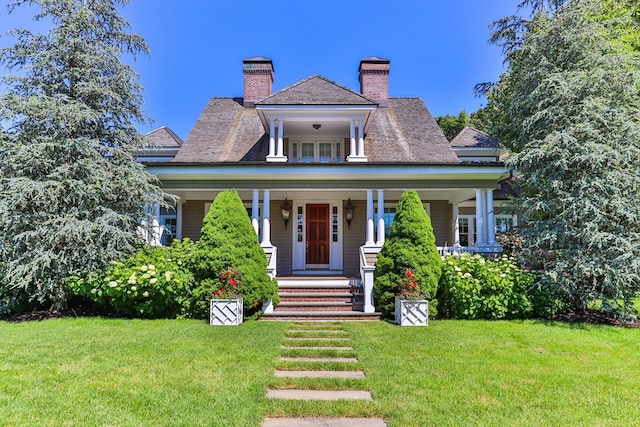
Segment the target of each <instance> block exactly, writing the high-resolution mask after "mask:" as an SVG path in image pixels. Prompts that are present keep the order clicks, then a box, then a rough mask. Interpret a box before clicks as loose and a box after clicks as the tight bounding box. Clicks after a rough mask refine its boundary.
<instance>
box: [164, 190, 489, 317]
mask: <svg viewBox="0 0 640 427" xmlns="http://www.w3.org/2000/svg"><path fill="white" fill-rule="evenodd" d="M402 192H403V190H401V189H398V188H384V189H377V190H372V189H367V188H360V189H357V188H355V189H354V188H333V189H331V190H327V189H320V188H300V187H299V186H291V187H286V188H268V189H240V190H238V193H239V194H240V196H241V198H242V200H243V201H244V204H245V207H246V209H247V212H248V215H249V217H250V218H251V221H252V224H253V226H254V229H255V232H256V235H257V237H258V240H259V242H260V245H261V246H262V248H263V249H264V251H265V254H266V256H267V261H268V272H269V274H270V276H272V277H277V278H278V280H279V282H282V281H283V280H286V279H285V278H289V277H295V278H304V277H309V276H310V277H309V278H311V277H318V276H322V277H328V276H333V277H335V276H342V277H346V278H356V279H357V280H358V281H360V282H361V284H362V287H361V292H362V304H360V305H358V306H354V309H355V311H360V312H364V313H375V302H374V301H373V298H372V290H373V280H374V277H373V274H374V270H375V263H376V259H377V254H378V252H379V251H380V249H381V247H382V245H383V244H384V242H385V239H386V237H387V235H388V233H389V230H390V225H391V222H392V221H393V217H394V215H395V209H396V207H397V203H398V200H399V198H400V195H401V194H402ZM173 193H174V194H176V195H177V196H178V197H180V199H181V200H182V202H181V203H179V204H178V205H177V206H176V213H175V218H174V219H173V220H174V221H175V237H176V238H179V239H181V238H183V237H189V238H191V239H193V240H197V239H199V237H200V236H199V232H200V228H201V225H202V219H203V218H204V216H205V214H206V212H207V211H208V209H209V206H210V201H211V200H213V199H214V198H215V196H216V194H217V191H211V190H204V189H202V190H195V189H190V190H185V191H173ZM418 193H419V195H420V197H421V199H422V200H423V205H424V208H425V210H426V212H427V214H428V215H429V216H430V218H431V221H432V225H433V228H434V234H435V236H436V243H437V245H438V248H439V250H440V253H441V255H445V254H448V253H462V252H487V251H491V252H498V251H499V250H500V247H499V245H498V244H497V242H496V241H495V228H494V227H489V226H488V225H489V224H494V223H495V218H494V214H493V212H494V202H493V197H492V196H493V188H484V189H474V188H464V187H459V188H446V189H445V188H428V189H425V188H423V189H421V190H418ZM476 198H478V200H481V201H482V202H481V203H478V205H480V207H479V208H477V209H476V213H477V218H479V219H478V221H477V224H478V227H477V229H476V232H474V233H473V241H474V245H473V246H462V245H461V244H460V242H461V238H460V232H461V228H460V221H459V220H460V217H461V215H460V212H461V211H462V212H465V213H467V212H468V209H469V208H468V207H464V208H462V209H461V208H460V206H461V205H462V206H466V205H465V203H466V204H468V203H469V201H474V200H476ZM166 218H167V217H165V219H166ZM161 224H162V222H161ZM462 231H463V232H467V233H468V230H466V229H464V228H463V230H462ZM463 237H465V240H466V241H468V236H464V235H463ZM294 305H295V304H294ZM300 311H308V310H302V309H301V310H300ZM325 311H331V310H325ZM352 311H354V310H352Z"/></svg>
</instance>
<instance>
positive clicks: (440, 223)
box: [429, 200, 453, 246]
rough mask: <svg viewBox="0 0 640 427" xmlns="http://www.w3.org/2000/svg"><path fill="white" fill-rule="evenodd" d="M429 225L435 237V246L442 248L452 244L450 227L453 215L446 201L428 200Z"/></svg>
mask: <svg viewBox="0 0 640 427" xmlns="http://www.w3.org/2000/svg"><path fill="white" fill-rule="evenodd" d="M429 205H430V210H431V225H432V226H433V234H435V236H436V245H437V246H443V245H445V243H446V244H448V245H452V244H453V236H452V227H451V224H452V222H453V218H452V216H453V214H452V207H451V205H450V204H449V202H447V201H446V200H430V201H429Z"/></svg>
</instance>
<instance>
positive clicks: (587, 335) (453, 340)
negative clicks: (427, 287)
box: [0, 318, 640, 426]
mask: <svg viewBox="0 0 640 427" xmlns="http://www.w3.org/2000/svg"><path fill="white" fill-rule="evenodd" d="M286 329H287V325H286V324H283V323H269V322H246V323H244V324H243V325H241V326H238V327H211V326H208V325H207V324H206V323H204V322H201V321H192V320H184V321H181V320H154V321H140V320H105V319H98V318H78V319H70V318H67V319H56V320H49V321H44V322H25V323H6V322H0V425H2V426H5V425H6V426H15V425H38V426H59V425H70V426H74V425H75V426H94V425H118V426H147V425H154V426H180V425H183V426H196V425H203V426H205V425H206V426H211V425H213V426H218V425H219V426H259V425H260V423H261V422H262V420H263V418H264V417H265V416H282V415H288V416H296V415H311V414H317V415H324V416H331V415H335V416H338V415H347V416H379V417H382V418H384V419H385V421H386V422H387V423H388V425H389V426H429V425H434V426H436V425H437V426H446V425H450V426H458V425H496V426H503V425H548V426H552V425H553V426H555V425H599V426H602V425H612V426H613V425H634V424H635V425H638V424H639V423H640V407H639V406H638V405H637V399H638V395H640V382H639V381H638V380H637V379H638V378H640V363H638V360H639V359H640V329H638V328H636V329H623V328H614V327H608V326H580V325H566V324H558V323H553V324H544V323H538V322H533V321H526V322H515V321H511V322H483V321H433V322H432V323H431V325H430V326H429V327H428V328H401V327H398V326H395V325H391V324H388V323H385V322H374V323H348V324H346V329H347V331H348V332H349V335H350V336H351V338H352V340H353V342H354V343H355V349H354V352H355V354H356V355H357V357H358V359H359V362H358V363H357V365H358V366H357V368H358V369H362V370H363V371H364V372H365V373H366V375H367V379H366V382H364V384H366V387H367V388H369V389H370V390H371V392H372V395H373V397H374V401H373V402H339V403H337V404H336V403H332V402H300V401H294V402H291V401H288V402H287V401H270V400H267V399H265V398H264V395H265V392H266V389H267V388H268V387H274V386H275V387H278V385H279V383H278V381H277V380H276V379H275V378H274V376H273V369H274V366H276V364H277V363H278V362H277V359H278V357H279V355H280V354H281V352H282V349H281V348H280V345H281V344H282V341H283V336H284V333H285V330H286ZM354 368H355V367H354ZM344 381H345V383H344V384H342V385H341V386H346V387H347V388H348V387H354V388H355V387H358V384H354V380H344ZM355 383H357V381H355ZM308 385H310V386H313V387H318V388H321V387H324V388H332V387H335V386H336V381H335V380H333V381H331V382H323V381H310V383H309V384H308Z"/></svg>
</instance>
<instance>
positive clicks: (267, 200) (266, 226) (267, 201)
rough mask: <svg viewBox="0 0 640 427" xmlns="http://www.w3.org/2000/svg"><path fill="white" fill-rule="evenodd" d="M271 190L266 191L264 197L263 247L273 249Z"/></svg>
mask: <svg viewBox="0 0 640 427" xmlns="http://www.w3.org/2000/svg"><path fill="white" fill-rule="evenodd" d="M270 192H271V190H264V196H263V197H262V242H261V243H260V245H261V246H263V247H264V246H266V247H271V246H272V245H271V207H270V205H271V194H270Z"/></svg>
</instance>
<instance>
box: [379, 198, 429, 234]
mask: <svg viewBox="0 0 640 427" xmlns="http://www.w3.org/2000/svg"><path fill="white" fill-rule="evenodd" d="M422 206H424V210H425V212H426V213H427V215H429V218H431V204H430V203H423V204H422ZM397 208H398V204H397V203H389V204H387V203H385V206H384V209H383V213H382V217H383V218H384V235H385V236H387V237H389V235H390V234H391V224H392V223H393V220H394V218H395V217H396V209H397ZM373 214H374V221H373V222H374V223H375V228H376V232H377V230H378V206H377V205H376V206H375V207H374V209H373Z"/></svg>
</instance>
